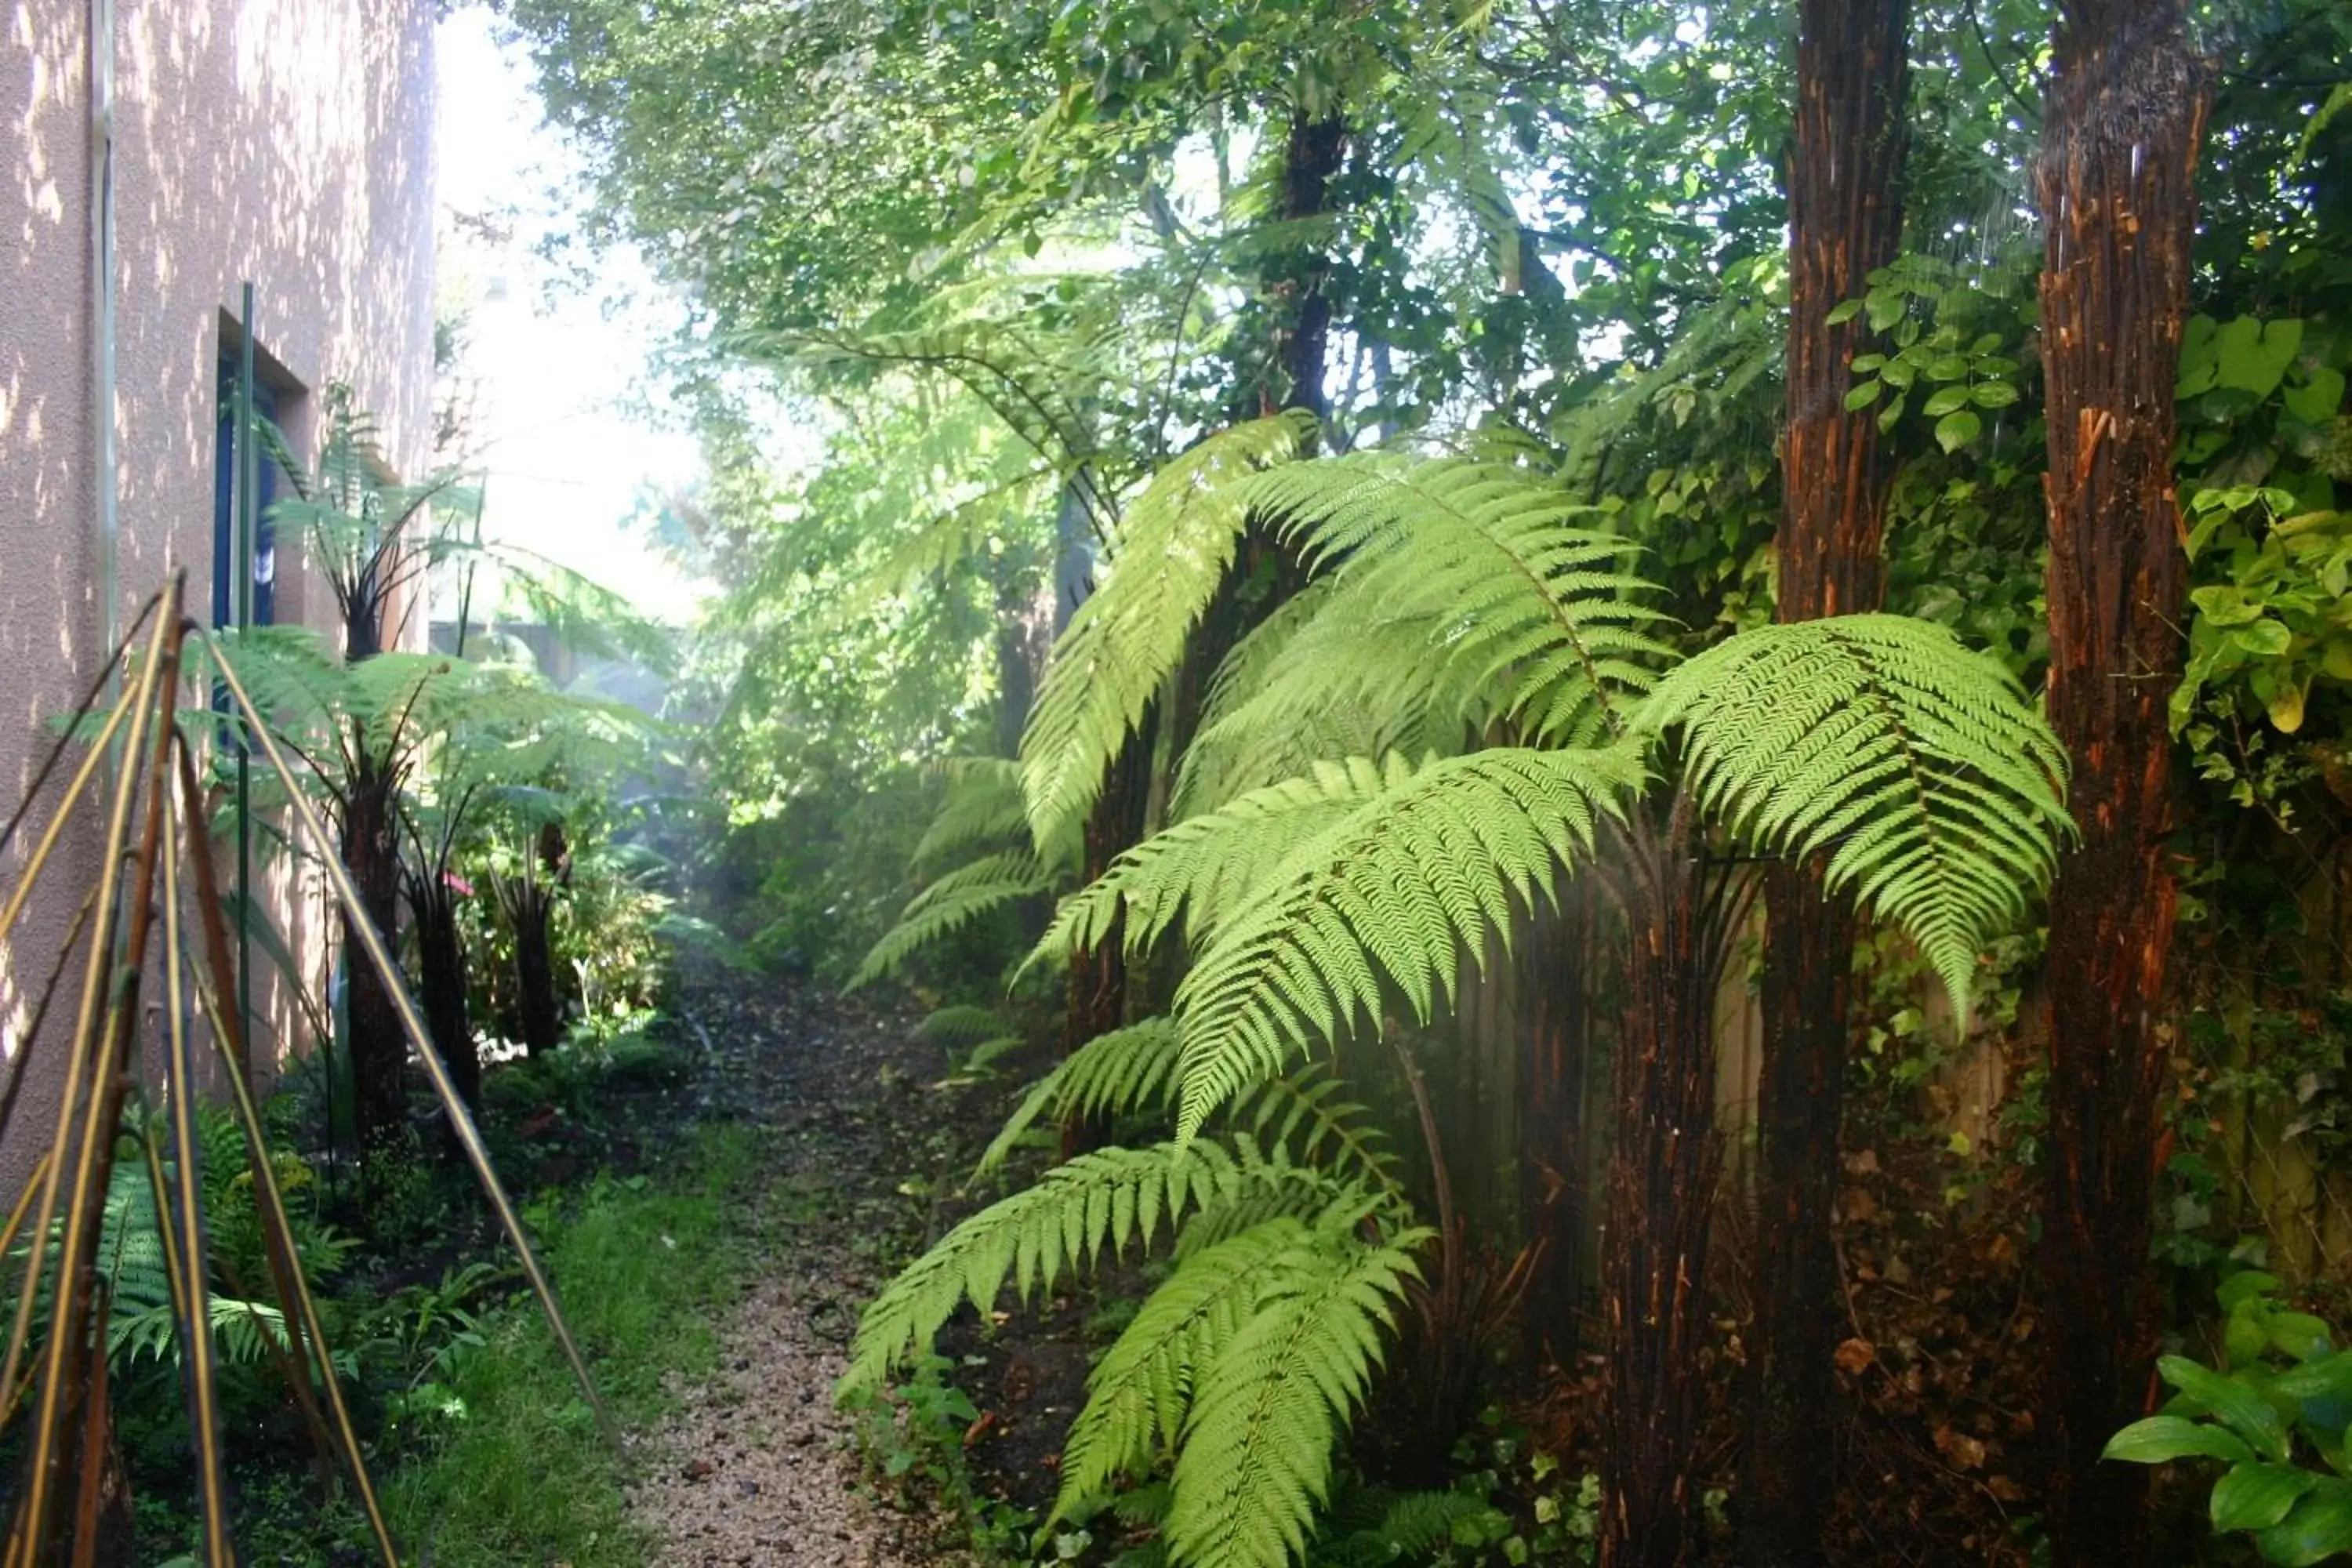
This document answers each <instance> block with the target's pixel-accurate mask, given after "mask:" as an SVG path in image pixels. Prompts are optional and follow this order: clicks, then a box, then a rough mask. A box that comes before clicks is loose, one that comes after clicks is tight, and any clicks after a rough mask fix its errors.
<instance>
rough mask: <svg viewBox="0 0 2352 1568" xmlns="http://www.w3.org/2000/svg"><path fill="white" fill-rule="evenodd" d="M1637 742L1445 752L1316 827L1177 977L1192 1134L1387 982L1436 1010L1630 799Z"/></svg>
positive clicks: (1373, 999) (1349, 1017)
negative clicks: (1463, 956)
mask: <svg viewBox="0 0 2352 1568" xmlns="http://www.w3.org/2000/svg"><path fill="white" fill-rule="evenodd" d="M1642 776H1643V775H1642V772H1641V765H1640V762H1639V760H1638V758H1637V757H1636V756H1635V754H1634V753H1633V752H1631V751H1627V750H1622V749H1620V750H1612V751H1606V752H1532V751H1525V750H1519V749H1497V750H1494V751H1486V752H1473V753H1471V754H1470V755H1467V756H1462V757H1448V758H1444V759H1443V760H1441V761H1438V762H1435V763H1430V764H1428V765H1427V766H1425V767H1423V768H1422V769H1421V770H1420V771H1418V772H1417V773H1413V774H1412V776H1411V777H1409V778H1406V779H1403V780H1402V781H1401V782H1399V783H1396V784H1391V785H1390V786H1388V787H1387V788H1385V789H1383V790H1382V791H1381V793H1380V794H1379V795H1375V796H1373V797H1372V798H1370V800H1367V801H1365V802H1364V803H1363V804H1361V805H1359V806H1357V807H1356V808H1355V809H1354V810H1353V811H1351V812H1349V814H1348V815H1347V816H1344V817H1341V818H1340V819H1339V821H1338V822H1336V823H1334V824H1333V825H1332V826H1329V827H1328V828H1326V829H1324V830H1323V831H1322V832H1321V833H1319V834H1317V835H1316V836H1314V837H1311V838H1308V839H1307V840H1305V841H1304V842H1303V843H1302V844H1301V845H1300V846H1299V847H1297V849H1295V850H1294V851H1292V853H1291V854H1290V856H1289V857H1288V858H1286V860H1285V861H1284V862H1283V863H1282V865H1281V866H1280V867H1278V868H1276V870H1275V872H1274V873H1273V874H1271V875H1270V876H1268V877H1267V878H1266V879H1265V881H1264V883H1263V884H1262V890H1261V891H1259V892H1258V893H1257V894H1256V896H1255V897H1254V898H1253V899H1252V900H1250V902H1249V903H1248V904H1247V905H1246V906H1244V908H1243V909H1241V910H1238V911H1237V912H1236V913H1235V914H1234V915H1233V916H1232V917H1231V918H1230V919H1228V920H1226V921H1223V923H1222V924H1221V925H1220V926H1219V928H1218V931H1217V935H1216V938H1215V940H1214V941H1213V942H1211V943H1210V944H1209V945H1208V946H1207V948H1206V949H1205V950H1204V951H1203V952H1202V953H1201V955H1200V958H1199V961H1198V962H1197V963H1196V964H1195V965H1194V967H1193V969H1192V973H1190V974H1188V975H1187V976H1186V977H1185V979H1184V981H1183V984H1181V985H1180V986H1179V987H1178V988H1177V992H1176V1016H1177V1019H1178V1023H1179V1025H1180V1026H1181V1030H1182V1034H1183V1042H1184V1068H1183V1071H1184V1089H1183V1100H1182V1109H1181V1114H1180V1116H1179V1119H1178V1123H1177V1125H1178V1130H1179V1135H1180V1136H1184V1137H1189V1136H1190V1135H1191V1134H1192V1133H1193V1132H1194V1131H1198V1130H1199V1128H1200V1126H1201V1124H1202V1120H1203V1119H1204V1118H1205V1117H1206V1116H1207V1115H1208V1113H1209V1112H1210V1110H1213V1108H1214V1107H1216V1106H1217V1105H1219V1104H1220V1103H1222V1102H1223V1101H1224V1100H1227V1099H1229V1098H1231V1097H1232V1096H1233V1095H1234V1093H1235V1092H1236V1091H1237V1090H1239V1089H1241V1088H1242V1087H1243V1086H1244V1084H1247V1083H1251V1082H1254V1081H1256V1080H1258V1079H1266V1078H1271V1077H1274V1076H1275V1075H1276V1074H1277V1073H1278V1072H1280V1071H1281V1069H1282V1067H1283V1064H1284V1063H1285V1062H1286V1060H1288V1058H1290V1056H1291V1055H1292V1054H1293V1052H1294V1051H1296V1050H1297V1049H1298V1048H1299V1047H1302V1046H1306V1045H1308V1044H1310V1043H1312V1042H1316V1041H1320V1040H1329V1039H1334V1038H1337V1037H1339V1036H1341V1035H1343V1034H1345V1033H1346V1032H1347V1031H1348V1029H1349V1027H1350V1026H1351V1025H1352V1024H1353V1022H1354V1021H1355V1020H1356V1019H1357V1018H1358V1017H1370V1018H1372V1019H1377V1018H1378V1017H1379V1016H1380V1011H1381V1004H1382V999H1383V995H1384V991H1383V986H1384V985H1394V986H1395V987H1397V988H1398V989H1399V990H1400V991H1402V994H1403V996H1404V999H1405V1001H1406V1003H1407V1005H1409V1006H1410V1007H1411V1008H1412V1011H1413V1014H1414V1016H1416V1017H1419V1018H1421V1019H1423V1020H1426V1019H1427V1018H1428V1017H1429V1016H1431V1013H1432V1011H1433V1007H1434V1005H1435V1003H1436V1001H1437V998H1438V995H1439V994H1440V993H1441V992H1442V993H1444V994H1448V995H1450V994H1452V991H1453V987H1454V984H1455V982H1456V980H1457V978H1458V976H1459V973H1460V965H1459V961H1458V957H1457V954H1458V953H1459V952H1461V951H1462V950H1463V949H1464V948H1465V947H1466V948H1467V949H1468V950H1469V951H1471V952H1474V953H1481V952H1484V951H1485V938H1486V932H1487V931H1489V930H1490V929H1493V930H1500V931H1506V932H1507V931H1508V930H1509V929H1510V924H1511V917H1512V913H1513V910H1514V909H1515V907H1516V908H1528V907H1532V906H1533V904H1534V903H1535V901H1536V900H1537V899H1538V897H1549V895H1550V892H1551V889H1552V886H1553V881H1554V878H1555V875H1556V873H1557V872H1558V871H1559V868H1561V867H1562V866H1564V865H1566V864H1568V863H1570V861H1571V860H1572V859H1574V858H1577V857H1578V856H1580V855H1581V854H1582V853H1583V851H1584V850H1586V849H1587V848H1589V847H1591V841H1592V832H1593V826H1594V820H1595V818H1596V817H1597V816H1601V815H1603V814H1608V815H1615V814H1616V813H1618V812H1619V811H1620V810H1621V804H1620V801H1621V796H1622V795H1623V794H1625V793H1626V792H1629V791H1631V790H1633V788H1635V787H1637V786H1638V785H1639V784H1640V783H1641V780H1642Z"/></svg>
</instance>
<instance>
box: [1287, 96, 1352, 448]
mask: <svg viewBox="0 0 2352 1568" xmlns="http://www.w3.org/2000/svg"><path fill="white" fill-rule="evenodd" d="M1347 149H1348V127H1347V122H1346V121H1342V120H1340V119H1339V117H1338V116H1336V115H1334V116H1331V117H1330V118H1328V119H1324V120H1310V119H1308V118H1307V116H1306V115H1305V114H1303V113H1294V114H1293V115H1292V116H1291V120H1290V136H1289V141H1288V142H1287V144H1286V146H1285V148H1284V152H1283V164H1282V216H1284V217H1285V218H1286V219H1289V220H1293V221H1296V220H1297V219H1301V218H1310V217H1315V216H1319V215H1320V214H1322V213H1324V212H1326V211H1328V209H1329V207H1330V205H1331V180H1332V177H1333V176H1334V175H1336V174H1339V164H1340V160H1341V158H1342V157H1343V156H1344V155H1345V154H1346V153H1347ZM1330 276H1331V261H1330V258H1329V257H1328V255H1327V254H1326V253H1325V251H1324V250H1323V248H1322V247H1319V246H1318V247H1312V248H1309V249H1307V250H1305V251H1303V252H1301V253H1300V254H1299V255H1298V257H1297V260H1296V262H1295V263H1294V265H1293V266H1292V267H1291V268H1290V269H1289V272H1288V276H1287V277H1286V278H1285V279H1282V281H1283V282H1284V284H1285V285H1286V287H1288V288H1289V289H1291V290H1292V293H1293V299H1294V300H1295V301H1296V303H1295V306H1294V309H1293V310H1291V312H1290V320H1289V321H1288V322H1287V323H1286V326H1285V328H1284V329H1283V332H1282V334H1281V340H1280V342H1279V345H1278V346H1279V348H1280V350H1281V359H1282V366H1283V369H1284V371H1285V372H1286V373H1287V374H1288V376H1289V380H1290V388H1289V391H1288V393H1287V394H1286V396H1285V397H1284V400H1283V406H1284V407H1286V408H1304V409H1306V410H1307V412H1309V413H1311V414H1313V415H1314V416H1315V417H1316V418H1317V419H1318V420H1324V419H1328V418H1329V417H1330V416H1331V399H1330V395H1328V393H1326V392H1325V391H1324V389H1323V376H1324V372H1325V369H1326V367H1327V366H1328V363H1329V362H1330V338H1331V297H1330V293H1329V288H1328V286H1329V282H1330Z"/></svg>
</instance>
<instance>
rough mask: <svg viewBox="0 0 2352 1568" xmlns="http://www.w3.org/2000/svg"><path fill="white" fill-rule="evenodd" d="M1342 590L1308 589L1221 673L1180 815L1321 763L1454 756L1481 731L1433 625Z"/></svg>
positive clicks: (1475, 702)
mask: <svg viewBox="0 0 2352 1568" xmlns="http://www.w3.org/2000/svg"><path fill="white" fill-rule="evenodd" d="M1341 587H1342V584H1339V583H1338V582H1335V581H1334V580H1333V579H1330V578H1323V579H1319V580H1318V581H1317V582H1315V583H1313V584H1309V585H1308V586H1307V589H1306V590H1305V591H1304V592H1302V593H1300V594H1299V595H1297V596H1296V597H1295V598H1294V599H1292V600H1291V601H1290V602H1289V603H1287V604H1285V605H1283V606H1282V607H1281V609H1279V610H1277V611H1276V613H1275V615H1274V616H1271V617H1269V618H1268V620H1267V621H1266V622H1265V623H1264V624H1262V625H1260V626H1258V627H1256V628H1255V629H1254V630H1253V631H1252V632H1251V633H1250V635H1249V636H1248V637H1245V638H1244V639H1243V641H1242V642H1241V643H1240V644H1239V645H1237V646H1236V647H1234V651H1233V653H1232V654H1231V655H1229V656H1228V657H1227V658H1226V659H1225V661H1224V662H1223V665H1222V666H1220V667H1219V668H1218V671H1217V674H1216V677H1215V679H1213V682H1212V683H1211V686H1210V689H1209V696H1208V700H1207V701H1206V702H1205V703H1204V704H1203V705H1202V714H1201V722H1200V727H1199V730H1198V731H1197V732H1196V733H1195V734H1194V736H1193V738H1192V744H1191V745H1190V746H1188V747H1186V748H1185V752H1184V759H1183V762H1182V763H1181V767H1180V768H1179V770H1178V773H1177V778H1176V788H1175V793H1174V796H1173V801H1174V805H1175V806H1176V809H1177V811H1178V814H1179V815H1180V816H1185V815H1191V814H1192V813H1194V812H1197V811H1201V810H1206V809H1213V808H1214V807H1216V806H1219V805H1223V804H1225V803H1226V802H1227V801H1229V800H1231V799H1233V798H1234V797H1235V796H1237V795H1242V794H1244V793H1245V792H1247V791H1249V790H1252V789H1257V788H1262V787H1264V786H1265V785H1266V784H1274V783H1276V782H1279V781H1280V780H1283V779H1286V778H1291V777H1294V776H1296V775H1297V774H1300V773H1306V772H1307V771H1308V770H1309V769H1310V768H1311V767H1312V766H1313V764H1314V763H1316V762H1318V761H1320V760H1324V759H1328V758H1331V757H1350V756H1363V757H1377V756H1380V755H1381V754H1383V753H1385V752H1407V753H1408V754H1412V755H1419V754H1421V753H1423V752H1432V751H1437V752H1457V751H1460V750H1462V749H1463V745H1462V742H1463V736H1464V731H1465V727H1481V726H1480V725H1479V716H1480V715H1482V714H1483V711H1484V710H1483V708H1482V707H1481V704H1482V703H1483V700H1484V697H1483V694H1482V693H1480V692H1478V691H1477V690H1475V689H1473V688H1470V687H1466V686H1464V685H1462V684H1460V683H1459V682H1456V681H1453V680H1450V679H1444V669H1443V668H1441V666H1442V661H1437V660H1433V658H1432V656H1431V651H1430V645H1431V643H1432V640H1433V637H1435V635H1436V625H1437V623H1436V620H1435V618H1434V617H1433V616H1430V615H1426V614H1420V613H1415V614H1412V615H1408V616H1389V615H1386V614H1383V613H1381V611H1380V610H1379V609H1378V607H1377V606H1368V605H1363V604H1361V603H1360V601H1359V599H1358V598H1357V597H1356V596H1354V595H1345V596H1342V595H1339V594H1338V593H1337V590H1339V589H1340V588H1341ZM1335 597H1340V601H1341V602H1340V605H1339V610H1338V611H1337V613H1330V614H1327V613H1325V612H1326V611H1327V610H1328V609H1329V608H1330V606H1331V603H1332V601H1333V599H1334V598H1335Z"/></svg>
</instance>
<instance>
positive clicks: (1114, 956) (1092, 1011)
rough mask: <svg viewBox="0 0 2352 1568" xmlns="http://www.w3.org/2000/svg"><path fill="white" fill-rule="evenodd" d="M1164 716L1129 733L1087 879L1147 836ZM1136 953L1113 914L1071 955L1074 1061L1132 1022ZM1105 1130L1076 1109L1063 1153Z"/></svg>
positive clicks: (1098, 813)
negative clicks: (1155, 749)
mask: <svg viewBox="0 0 2352 1568" xmlns="http://www.w3.org/2000/svg"><path fill="white" fill-rule="evenodd" d="M1157 722H1158V721H1157V717H1156V715H1148V716H1147V717H1146V718H1145V720H1144V722H1143V724H1142V725H1141V727H1140V728H1139V729H1138V731H1136V732H1135V733H1134V734H1131V735H1129V737H1128V738H1127V742H1126V744H1125V745H1123V746H1122V747H1121V748H1120V749H1119V753H1118V760H1117V761H1116V762H1114V763H1112V764H1111V769H1110V777H1109V778H1108V780H1107V781H1106V783H1105V784H1104V788H1103V792H1102V795H1101V796H1100V798H1098V799H1097V801H1096V802H1095V808H1094V812H1093V814H1092V815H1091V816H1088V817H1087V827H1086V877H1087V881H1088V882H1092V881H1094V880H1095V879H1097V878H1098V877H1100V876H1101V875H1102V874H1103V873H1104V872H1105V871H1108V869H1110V863H1111V862H1112V861H1113V860H1115V859H1117V858H1118V856H1119V854H1120V852H1121V851H1123V850H1125V849H1127V848H1129V847H1130V846H1132V845H1133V844H1135V842H1136V841H1137V840H1138V839H1139V838H1141V837H1143V821H1144V809H1145V805H1146V803H1147V801H1148V800H1149V798H1150V792H1151V752H1152V736H1153V731H1154V730H1155V729H1156V728H1157ZM1128 980H1129V976H1128V952H1127V931H1126V918H1125V915H1124V914H1123V913H1122V914H1120V915H1118V916H1115V917H1113V920H1112V921H1111V925H1110V929H1109V931H1108V933H1107V934H1106V935H1105V936H1104V937H1103V939H1102V940H1101V941H1100V942H1097V943H1095V944H1094V945H1093V946H1092V947H1090V948H1087V947H1081V948H1080V949H1078V950H1077V951H1076V952H1073V953H1071V955H1070V974H1069V991H1068V996H1067V999H1066V1010H1065V1012H1064V1014H1063V1019H1062V1057H1063V1059H1064V1060H1067V1059H1069V1058H1070V1057H1071V1056H1073V1055H1074V1054H1076V1052H1077V1051H1078V1049H1079V1048H1080V1047H1083V1046H1085V1045H1086V1044H1087V1042H1088V1041H1089V1040H1095V1039H1099V1038H1100V1037H1103V1036H1105V1035H1108V1034H1109V1033H1110V1032H1111V1031H1112V1030H1113V1029H1116V1028H1118V1027H1119V1026H1121V1025H1123V1024H1125V1023H1126V1022H1127V1013H1128V1005H1127V1004H1128ZM1101 1131H1102V1130H1101V1129H1100V1128H1099V1127H1097V1126H1096V1125H1094V1124H1092V1123H1091V1122H1090V1121H1087V1119H1086V1118H1084V1117H1081V1116H1078V1115H1076V1114H1075V1113H1074V1114H1072V1115H1071V1116H1069V1117H1066V1118H1065V1119H1064V1121H1063V1122H1062V1158H1064V1159H1065V1160H1066V1159H1069V1158H1070V1157H1071V1156H1073V1155H1075V1154H1078V1153H1081V1152H1085V1151H1087V1150H1088V1149H1092V1148H1095V1147H1096V1146H1097V1145H1098V1144H1099V1143H1100V1142H1102V1139H1101Z"/></svg>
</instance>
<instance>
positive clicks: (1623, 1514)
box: [1601, 810, 1720, 1568]
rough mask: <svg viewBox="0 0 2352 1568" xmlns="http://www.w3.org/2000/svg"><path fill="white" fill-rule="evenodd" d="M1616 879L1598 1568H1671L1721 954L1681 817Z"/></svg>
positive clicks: (1692, 1441) (1700, 1379)
mask: <svg viewBox="0 0 2352 1568" xmlns="http://www.w3.org/2000/svg"><path fill="white" fill-rule="evenodd" d="M1632 858H1635V859H1637V860H1638V861H1639V864H1638V865H1636V866H1634V867H1633V868H1632V869H1631V870H1629V871H1628V872H1627V873H1625V878H1626V880H1625V898H1624V902H1625V906H1626V908H1625V923H1626V942H1625V971H1624V985H1625V1003H1624V1025H1623V1028H1624V1034H1623V1037H1622V1039H1621V1040H1620V1041H1619V1042H1618V1056H1617V1073H1616V1100H1617V1128H1616V1132H1617V1137H1616V1146H1615V1148H1614V1150H1613V1151H1612V1154H1611V1157H1610V1161H1609V1245H1608V1253H1607V1261H1606V1264H1605V1266H1604V1270H1603V1273H1604V1278H1603V1292H1602V1293H1603V1296H1604V1298H1605V1300H1606V1303H1607V1308H1608V1314H1609V1378H1608V1393H1607V1401H1606V1403H1607V1410H1606V1413H1605V1417H1604V1420H1605V1424H1606V1432H1607V1447H1606V1450H1605V1452H1604V1455H1603V1458H1602V1473H1601V1568H1680V1565H1681V1564H1683V1563H1688V1562H1690V1561H1692V1559H1693V1556H1694V1553H1695V1547H1696V1542H1694V1540H1693V1539H1692V1530H1691V1521H1692V1516H1693V1514H1694V1513H1695V1512H1696V1507H1697V1503H1698V1497H1697V1480H1698V1477H1697V1473H1696V1472H1697V1468H1698V1414H1699V1399H1700V1394H1701V1391H1702V1389H1703V1386H1704V1384H1705V1383H1706V1371H1705V1368H1704V1367H1703V1366H1702V1365H1701V1361H1700V1352H1701V1348H1702V1346H1703V1345H1704V1343H1705V1335H1706V1250H1707V1242H1708V1237H1709V1233H1710V1231H1711V1230H1712V1228H1713V1220H1714V1213H1715V1191H1716V1175H1717V1168H1718V1167H1717V1161H1718V1151H1717V1146H1716V1137H1715V1017H1714V1000H1715V982H1716V977H1717V968H1718V963H1717V955H1718V954H1719V952H1720V947H1719V942H1718V941H1717V933H1716V932H1714V931H1711V929H1710V926H1711V921H1710V918H1709V913H1708V910H1707V898H1706V893H1707V878H1706V872H1705V868H1704V866H1703V864H1702V862H1701V860H1700V858H1699V848H1698V846H1697V844H1696V840H1695V839H1694V837H1693V835H1692V831H1691V827H1690V824H1689V822H1688V819H1687V814H1686V813H1685V812H1682V811H1679V810H1678V811H1677V812H1676V814H1675V822H1674V825H1673V826H1671V827H1670V828H1669V829H1668V830H1667V831H1666V832H1664V834H1663V835H1661V836H1660V837H1658V838H1657V839H1654V840H1650V841H1648V842H1644V843H1640V844H1636V845H1634V846H1633V849H1632Z"/></svg>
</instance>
